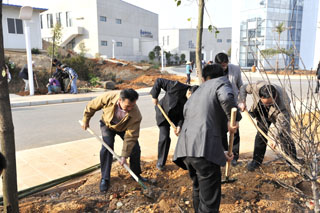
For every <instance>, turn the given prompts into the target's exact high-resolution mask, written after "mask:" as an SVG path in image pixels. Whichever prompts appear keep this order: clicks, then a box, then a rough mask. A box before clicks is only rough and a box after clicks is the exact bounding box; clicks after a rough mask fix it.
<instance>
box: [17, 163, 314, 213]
mask: <svg viewBox="0 0 320 213" xmlns="http://www.w3.org/2000/svg"><path fill="white" fill-rule="evenodd" d="M155 164H156V162H155V161H153V162H142V169H143V173H142V176H144V177H147V178H149V179H150V180H152V184H151V183H149V184H146V185H147V187H148V188H149V191H152V192H153V193H154V195H156V196H155V198H156V199H155V200H152V199H150V198H148V197H147V196H145V193H144V191H143V190H142V189H141V187H140V185H139V184H138V183H137V182H135V181H134V180H133V179H132V178H131V177H130V175H129V174H128V172H127V171H126V170H125V169H124V168H123V167H121V166H120V165H119V164H118V163H114V164H113V168H112V173H111V187H110V189H109V191H108V192H107V193H100V192H99V181H100V171H99V170H97V171H96V172H93V173H91V174H89V175H86V176H84V177H82V178H78V179H77V180H74V181H73V183H67V184H64V185H63V186H58V187H56V188H54V189H53V190H52V189H51V190H49V191H47V192H41V194H39V195H34V196H30V197H27V198H24V199H22V200H20V204H19V205H20V212H22V213H24V212H53V213H55V212H193V204H192V181H191V179H190V178H189V176H188V172H187V171H185V170H182V169H179V168H178V167H177V166H176V165H175V164H174V163H172V162H168V163H167V165H166V167H165V170H163V171H161V172H160V171H159V170H158V169H157V168H156V167H155ZM246 165H247V160H246V159H244V160H242V161H241V162H240V164H239V165H237V166H236V167H232V168H231V177H230V178H231V179H237V180H236V181H235V182H233V183H227V184H223V185H222V196H221V198H222V199H221V205H220V211H221V212H247V213H249V212H306V211H308V207H306V206H305V203H306V199H305V198H303V197H301V196H299V195H298V194H296V193H294V192H292V191H290V190H289V189H288V188H284V187H283V186H281V185H280V184H279V183H278V182H276V181H275V178H276V179H278V180H280V181H282V182H284V183H286V184H288V185H289V186H295V185H297V184H298V185H299V184H300V185H301V186H302V188H301V189H302V190H304V189H303V187H305V185H304V184H301V182H300V180H299V177H298V175H297V174H296V173H294V172H291V171H290V170H289V169H288V167H287V166H286V165H285V163H283V162H280V161H275V162H272V164H265V165H263V166H262V169H261V170H260V171H259V170H258V171H256V172H248V171H247V169H246ZM275 171H276V172H275ZM222 174H224V168H222ZM222 176H224V175H222ZM222 179H225V178H224V177H222ZM309 187H310V186H308V187H305V188H307V189H310V188H309Z"/></svg>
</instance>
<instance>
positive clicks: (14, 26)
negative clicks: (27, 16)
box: [7, 18, 23, 34]
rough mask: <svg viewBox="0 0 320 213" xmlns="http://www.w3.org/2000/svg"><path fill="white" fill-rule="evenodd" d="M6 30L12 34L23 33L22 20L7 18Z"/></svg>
mask: <svg viewBox="0 0 320 213" xmlns="http://www.w3.org/2000/svg"><path fill="white" fill-rule="evenodd" d="M7 22H8V32H9V33H14V34H23V27H22V20H21V19H14V18H7Z"/></svg>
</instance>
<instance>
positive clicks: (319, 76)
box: [315, 62, 320, 93]
mask: <svg viewBox="0 0 320 213" xmlns="http://www.w3.org/2000/svg"><path fill="white" fill-rule="evenodd" d="M316 76H317V86H316V91H315V93H318V92H319V88H320V62H319V64H318V68H317V72H316Z"/></svg>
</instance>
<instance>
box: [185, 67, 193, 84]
mask: <svg viewBox="0 0 320 213" xmlns="http://www.w3.org/2000/svg"><path fill="white" fill-rule="evenodd" d="M191 73H192V69H191V62H190V61H187V63H186V74H187V81H186V84H190V81H191V77H190V75H191Z"/></svg>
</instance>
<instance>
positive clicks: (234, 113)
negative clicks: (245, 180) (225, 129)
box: [226, 107, 239, 179]
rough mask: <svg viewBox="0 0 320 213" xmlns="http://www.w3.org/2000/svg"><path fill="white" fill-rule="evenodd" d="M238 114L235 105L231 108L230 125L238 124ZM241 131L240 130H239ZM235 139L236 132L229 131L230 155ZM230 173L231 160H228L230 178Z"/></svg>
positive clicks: (227, 172) (227, 168)
mask: <svg viewBox="0 0 320 213" xmlns="http://www.w3.org/2000/svg"><path fill="white" fill-rule="evenodd" d="M236 116H237V108H236V107H233V108H232V109H231V119H230V125H231V126H235V125H236ZM238 131H239V130H238ZM233 139H234V133H229V147H228V155H231V154H232V149H233ZM229 175H230V161H228V162H227V165H226V178H227V179H228V178H229Z"/></svg>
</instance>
